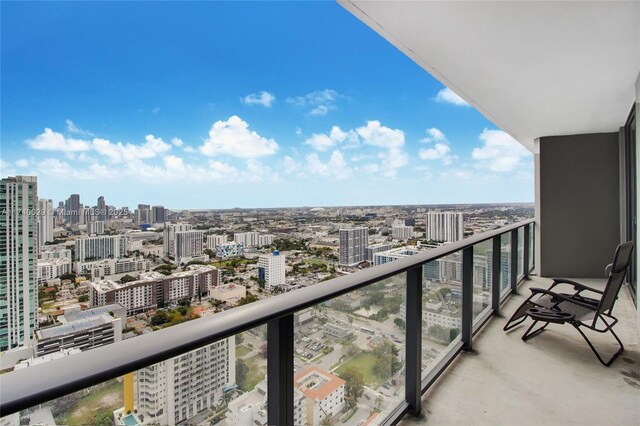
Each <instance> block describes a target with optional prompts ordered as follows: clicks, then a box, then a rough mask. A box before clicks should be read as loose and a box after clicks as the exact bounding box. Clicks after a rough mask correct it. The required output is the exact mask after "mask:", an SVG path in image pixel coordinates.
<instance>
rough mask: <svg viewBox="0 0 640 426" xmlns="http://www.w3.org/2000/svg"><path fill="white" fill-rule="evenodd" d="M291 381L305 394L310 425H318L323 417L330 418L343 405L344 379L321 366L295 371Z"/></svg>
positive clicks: (340, 409)
mask: <svg viewBox="0 0 640 426" xmlns="http://www.w3.org/2000/svg"><path fill="white" fill-rule="evenodd" d="M293 382H294V386H295V387H296V388H297V389H298V390H299V391H300V392H302V394H303V395H304V396H305V401H306V405H307V424H308V425H310V426H317V425H320V423H321V422H322V420H323V419H325V418H326V417H329V418H332V417H333V416H335V415H336V414H338V413H339V412H340V411H342V409H343V408H344V407H345V400H344V390H345V381H344V380H342V379H341V378H339V377H338V376H335V375H333V374H331V373H330V372H328V371H326V370H323V369H322V368H319V367H316V366H312V367H309V368H307V369H306V370H304V371H301V372H299V373H297V374H296V375H295V376H294V378H293Z"/></svg>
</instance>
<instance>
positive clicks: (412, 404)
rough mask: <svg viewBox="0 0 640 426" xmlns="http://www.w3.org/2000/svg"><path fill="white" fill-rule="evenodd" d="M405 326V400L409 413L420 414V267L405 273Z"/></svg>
mask: <svg viewBox="0 0 640 426" xmlns="http://www.w3.org/2000/svg"><path fill="white" fill-rule="evenodd" d="M406 288H407V305H406V306H407V309H406V317H405V321H406V326H405V338H406V340H405V360H406V368H405V400H406V401H407V403H408V404H409V413H411V414H412V415H414V416H418V415H419V414H420V409H421V404H420V399H421V397H422V266H418V267H415V268H412V269H409V270H408V271H407V287H406Z"/></svg>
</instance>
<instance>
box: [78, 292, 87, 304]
mask: <svg viewBox="0 0 640 426" xmlns="http://www.w3.org/2000/svg"><path fill="white" fill-rule="evenodd" d="M88 300H89V296H87V295H86V294H83V295H81V296H78V302H80V303H83V302H87V301H88Z"/></svg>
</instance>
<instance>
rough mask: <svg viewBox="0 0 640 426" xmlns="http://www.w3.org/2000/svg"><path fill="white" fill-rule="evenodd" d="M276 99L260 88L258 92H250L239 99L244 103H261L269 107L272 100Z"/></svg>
mask: <svg viewBox="0 0 640 426" xmlns="http://www.w3.org/2000/svg"><path fill="white" fill-rule="evenodd" d="M275 100H276V97H275V96H274V95H273V94H272V93H269V92H267V91H264V90H262V91H261V92H258V93H251V94H250V95H247V96H245V97H244V98H242V99H240V101H241V102H242V103H243V104H246V105H262V106H263V107H265V108H271V105H273V102H274V101H275Z"/></svg>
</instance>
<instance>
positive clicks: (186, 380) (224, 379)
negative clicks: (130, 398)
mask: <svg viewBox="0 0 640 426" xmlns="http://www.w3.org/2000/svg"><path fill="white" fill-rule="evenodd" d="M235 352H236V351H235V337H234V336H232V337H229V338H228V339H224V340H220V341H218V342H215V343H212V344H209V345H206V346H203V347H201V348H199V349H196V350H193V351H191V352H187V353H185V354H182V355H180V356H178V357H175V358H171V359H168V360H166V361H162V362H160V363H158V364H154V365H152V366H150V367H146V368H142V369H140V370H138V372H137V373H136V386H135V389H136V408H137V414H138V416H140V415H142V417H143V418H144V421H145V423H152V424H161V425H169V426H173V425H176V424H178V423H180V422H184V421H185V420H187V419H190V418H192V417H193V416H195V415H196V414H198V413H200V412H202V411H203V410H206V409H208V408H212V407H214V406H217V405H218V404H219V403H220V402H221V401H222V398H223V394H224V392H223V390H224V388H225V387H227V386H229V385H233V384H235V382H236V377H235V375H236V367H235V359H236V356H235Z"/></svg>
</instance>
